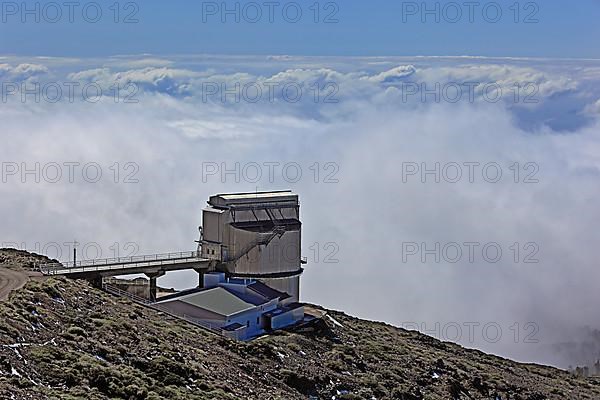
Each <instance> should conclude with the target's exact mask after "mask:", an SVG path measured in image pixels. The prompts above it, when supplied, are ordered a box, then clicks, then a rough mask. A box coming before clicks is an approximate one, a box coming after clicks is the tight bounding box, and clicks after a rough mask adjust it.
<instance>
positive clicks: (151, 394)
mask: <svg viewBox="0 0 600 400" xmlns="http://www.w3.org/2000/svg"><path fill="white" fill-rule="evenodd" d="M36 257H39V256H34V255H29V254H27V253H24V252H16V251H8V250H1V251H0V268H10V269H12V270H22V269H27V268H29V267H31V265H32V263H33V261H34V260H35V259H36ZM307 398H312V399H402V400H409V399H410V400H413V399H493V400H496V399H502V400H508V399H515V400H517V399H523V400H542V399H561V400H565V399H600V381H599V380H595V379H593V378H588V379H585V378H580V377H575V376H572V375H570V374H568V373H567V372H563V371H560V370H557V369H553V368H548V367H542V366H537V365H525V364H518V363H515V362H512V361H509V360H505V359H502V358H499V357H494V356H490V355H486V354H484V353H481V352H479V351H473V350H466V349H464V348H462V347H460V346H457V345H454V344H449V343H442V342H440V341H438V340H435V339H433V338H431V337H428V336H425V335H422V334H419V333H416V332H408V331H405V330H402V329H397V328H395V327H392V326H388V325H385V324H381V323H374V322H369V321H364V320H359V319H356V318H353V317H350V316H347V315H345V314H343V313H340V312H334V311H327V316H325V317H324V318H323V320H322V321H320V322H319V323H317V324H315V325H314V326H313V327H312V328H310V329H305V330H304V331H302V332H280V333H277V334H275V335H273V336H269V337H264V338H260V339H257V340H255V341H253V342H250V343H239V342H234V341H230V340H227V339H225V338H222V337H219V336H215V335H213V334H210V333H207V332H205V331H204V330H202V329H200V328H196V327H194V326H190V325H188V324H186V323H184V322H182V321H179V320H176V319H173V318H170V317H167V316H165V315H162V314H160V313H158V312H156V311H154V310H151V309H148V308H144V307H142V306H139V305H136V304H132V303H130V302H129V301H128V300H125V299H121V298H116V297H113V296H111V295H109V294H106V293H103V292H102V291H99V290H97V289H94V288H92V287H91V286H90V285H89V284H88V283H87V282H84V281H69V280H66V279H63V278H59V279H54V278H52V279H44V280H32V281H29V282H28V283H27V284H26V285H25V286H24V287H23V288H21V289H19V290H16V291H13V292H12V293H11V294H10V296H9V299H8V300H6V301H4V302H0V399H132V400H138V399H139V400H141V399H260V400H263V399H286V400H287V399H307Z"/></svg>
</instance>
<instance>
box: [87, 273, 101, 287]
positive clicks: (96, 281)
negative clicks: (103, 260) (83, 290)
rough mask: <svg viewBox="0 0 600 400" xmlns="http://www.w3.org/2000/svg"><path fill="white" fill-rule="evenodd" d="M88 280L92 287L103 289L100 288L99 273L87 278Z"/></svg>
mask: <svg viewBox="0 0 600 400" xmlns="http://www.w3.org/2000/svg"><path fill="white" fill-rule="evenodd" d="M88 281H89V282H90V283H91V284H92V286H93V287H95V288H96V289H103V288H102V276H101V275H97V276H94V277H93V278H91V279H88Z"/></svg>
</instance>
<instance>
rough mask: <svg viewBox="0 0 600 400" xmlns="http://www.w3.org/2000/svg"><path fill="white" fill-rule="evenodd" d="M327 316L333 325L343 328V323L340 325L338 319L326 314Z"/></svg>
mask: <svg viewBox="0 0 600 400" xmlns="http://www.w3.org/2000/svg"><path fill="white" fill-rule="evenodd" d="M327 318H329V320H330V321H331V322H333V324H334V325H335V326H339V327H340V328H343V327H344V325H342V324H340V323H339V322H338V321H336V320H335V318H333V317H332V316H331V315H328V316H327Z"/></svg>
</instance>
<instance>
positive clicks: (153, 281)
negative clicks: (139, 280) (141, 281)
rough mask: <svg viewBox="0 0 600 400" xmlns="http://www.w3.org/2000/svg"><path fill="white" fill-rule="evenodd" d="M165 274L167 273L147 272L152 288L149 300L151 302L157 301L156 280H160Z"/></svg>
mask: <svg viewBox="0 0 600 400" xmlns="http://www.w3.org/2000/svg"><path fill="white" fill-rule="evenodd" d="M164 274H165V271H157V272H146V273H145V275H146V276H147V277H148V279H150V288H149V293H148V299H149V300H150V301H151V302H155V301H156V279H158V278H160V277H161V276H163V275H164Z"/></svg>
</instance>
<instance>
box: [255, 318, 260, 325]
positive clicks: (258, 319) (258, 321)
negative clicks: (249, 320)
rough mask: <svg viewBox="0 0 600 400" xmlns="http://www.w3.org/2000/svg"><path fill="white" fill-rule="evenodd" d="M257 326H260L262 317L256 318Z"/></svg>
mask: <svg viewBox="0 0 600 400" xmlns="http://www.w3.org/2000/svg"><path fill="white" fill-rule="evenodd" d="M256 325H260V317H256Z"/></svg>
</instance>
